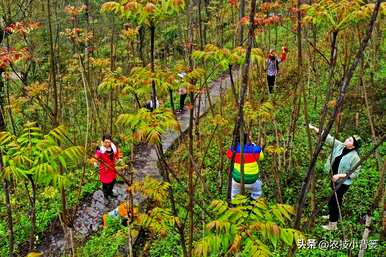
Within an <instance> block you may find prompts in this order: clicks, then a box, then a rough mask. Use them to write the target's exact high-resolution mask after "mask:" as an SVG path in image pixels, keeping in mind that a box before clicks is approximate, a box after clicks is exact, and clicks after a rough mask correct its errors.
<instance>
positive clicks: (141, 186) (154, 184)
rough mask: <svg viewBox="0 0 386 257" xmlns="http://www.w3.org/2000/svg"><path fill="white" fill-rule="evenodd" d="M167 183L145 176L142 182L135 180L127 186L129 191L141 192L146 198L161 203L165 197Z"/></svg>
mask: <svg viewBox="0 0 386 257" xmlns="http://www.w3.org/2000/svg"><path fill="white" fill-rule="evenodd" d="M169 186H170V185H169V184H168V183H166V182H162V181H159V180H157V179H154V178H151V177H145V179H144V181H143V182H135V183H133V184H132V185H131V186H130V187H129V188H128V191H130V192H131V193H133V194H134V193H142V194H143V195H144V196H146V198H148V199H150V200H151V201H155V202H157V203H161V202H162V201H164V200H165V199H166V198H167V195H168V188H169Z"/></svg>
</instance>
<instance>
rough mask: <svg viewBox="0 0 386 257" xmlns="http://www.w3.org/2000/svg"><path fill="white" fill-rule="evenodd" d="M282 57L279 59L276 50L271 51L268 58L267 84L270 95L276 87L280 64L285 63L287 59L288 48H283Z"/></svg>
mask: <svg viewBox="0 0 386 257" xmlns="http://www.w3.org/2000/svg"><path fill="white" fill-rule="evenodd" d="M281 49H282V52H281V56H280V57H278V56H277V54H276V50H275V49H271V50H269V54H268V58H267V61H266V64H267V82H268V89H269V93H270V94H272V91H273V89H274V87H275V80H276V76H277V74H278V72H279V64H280V63H281V62H284V61H285V59H286V58H287V48H286V47H282V48H281Z"/></svg>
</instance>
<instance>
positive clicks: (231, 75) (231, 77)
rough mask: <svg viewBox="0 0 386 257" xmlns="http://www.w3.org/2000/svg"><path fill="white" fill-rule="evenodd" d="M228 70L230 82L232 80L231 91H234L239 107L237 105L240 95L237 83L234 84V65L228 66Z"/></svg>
mask: <svg viewBox="0 0 386 257" xmlns="http://www.w3.org/2000/svg"><path fill="white" fill-rule="evenodd" d="M228 70H229V80H230V82H231V89H232V94H233V98H234V99H235V103H236V105H237V104H238V99H239V96H238V94H237V90H236V86H235V82H234V80H233V74H232V64H229V65H228Z"/></svg>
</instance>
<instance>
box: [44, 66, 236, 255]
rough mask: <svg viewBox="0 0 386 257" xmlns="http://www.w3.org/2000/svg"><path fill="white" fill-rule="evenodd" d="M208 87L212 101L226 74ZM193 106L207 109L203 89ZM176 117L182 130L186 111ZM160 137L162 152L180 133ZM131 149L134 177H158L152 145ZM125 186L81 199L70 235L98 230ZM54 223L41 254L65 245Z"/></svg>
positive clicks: (61, 249) (224, 86) (52, 252)
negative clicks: (108, 198)
mask: <svg viewBox="0 0 386 257" xmlns="http://www.w3.org/2000/svg"><path fill="white" fill-rule="evenodd" d="M234 73H235V74H233V76H234V81H236V79H237V77H238V71H237V70H235V71H234ZM209 88H210V90H209V95H210V98H211V102H212V104H215V103H216V102H217V101H218V100H219V96H220V91H221V89H222V90H223V91H226V90H228V89H229V88H230V78H229V75H222V76H220V77H219V78H218V79H217V80H215V81H214V82H212V84H211V85H210V87H209ZM200 98H201V103H200V105H199V102H198V101H199V99H200ZM194 106H195V108H197V106H200V110H199V116H200V117H202V116H203V115H204V114H205V113H206V112H208V110H209V108H210V106H209V103H208V99H207V96H206V93H205V92H204V93H201V97H197V98H196V101H195V105H194ZM195 113H198V110H197V109H196V110H195ZM177 119H178V121H179V123H180V126H181V131H182V133H184V132H185V131H187V129H188V127H189V111H185V112H184V113H182V114H179V115H177ZM161 137H162V146H163V151H164V152H165V153H166V152H168V151H170V150H172V148H173V146H175V145H178V144H179V138H181V134H180V133H179V132H174V131H168V132H167V133H165V134H163V135H162V136H161ZM134 151H135V163H134V168H135V169H136V171H135V174H134V181H142V180H143V179H144V178H145V177H146V176H150V177H153V178H156V179H161V175H160V173H159V170H158V167H157V163H158V160H157V155H156V151H155V149H154V148H153V147H152V146H150V145H139V146H137V147H136V148H135V150H134ZM126 188H127V186H126V185H125V184H115V186H114V192H115V194H117V195H118V197H117V199H115V200H114V201H113V202H110V204H107V203H105V200H104V197H103V192H102V190H101V189H99V190H97V191H96V192H94V193H93V195H92V196H90V197H87V198H86V199H84V200H83V202H82V203H81V204H80V206H79V208H78V210H77V213H76V217H75V221H74V239H75V240H77V241H83V240H85V239H87V237H89V236H90V235H91V234H92V233H93V232H96V231H97V230H99V229H100V228H101V226H102V224H101V217H102V215H103V214H104V213H106V212H107V211H110V210H112V209H115V208H116V207H117V206H118V205H119V203H121V202H122V201H124V199H125V198H126ZM143 200H144V199H143V197H141V196H139V195H137V196H135V197H134V204H139V203H141V202H143ZM58 223H59V222H54V223H53V224H51V226H50V227H49V228H48V229H47V231H46V233H45V235H44V238H43V243H42V244H41V245H40V246H39V247H38V248H37V250H39V251H40V252H42V253H43V254H44V256H55V257H57V256H61V253H63V252H64V251H65V250H66V249H68V248H69V246H68V243H67V240H66V239H65V236H64V233H63V230H62V228H61V226H60V224H58Z"/></svg>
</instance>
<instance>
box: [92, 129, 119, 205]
mask: <svg viewBox="0 0 386 257" xmlns="http://www.w3.org/2000/svg"><path fill="white" fill-rule="evenodd" d="M95 158H96V159H97V160H98V161H99V180H100V181H101V182H102V184H103V187H102V188H103V195H104V196H105V198H108V197H114V198H115V197H116V195H114V194H113V188H114V184H115V181H116V178H117V171H116V169H115V162H116V161H117V160H118V159H119V158H120V153H119V150H118V148H117V147H116V146H115V144H114V143H113V142H112V140H111V135H110V134H108V133H106V134H104V135H103V138H102V142H101V146H98V148H97V151H96V153H95Z"/></svg>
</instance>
